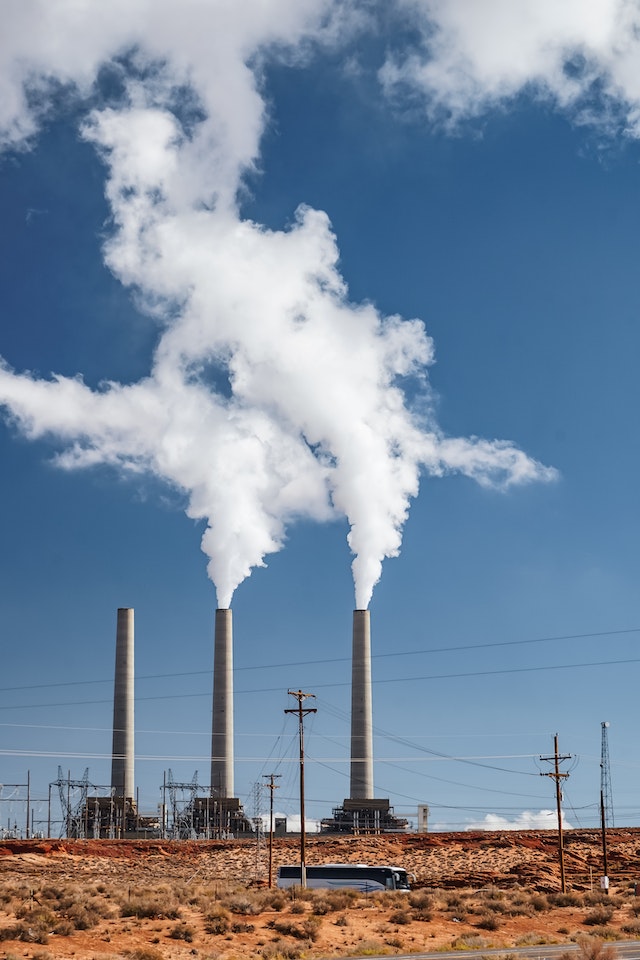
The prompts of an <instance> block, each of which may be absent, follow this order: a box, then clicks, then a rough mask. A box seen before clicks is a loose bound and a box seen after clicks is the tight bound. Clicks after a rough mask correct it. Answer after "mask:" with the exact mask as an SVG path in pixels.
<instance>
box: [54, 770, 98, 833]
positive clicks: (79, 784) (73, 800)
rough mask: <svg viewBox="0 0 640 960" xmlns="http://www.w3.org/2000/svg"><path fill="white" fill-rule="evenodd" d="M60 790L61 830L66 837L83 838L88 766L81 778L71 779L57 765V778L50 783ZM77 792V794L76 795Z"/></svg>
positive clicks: (87, 790) (87, 791) (87, 789)
mask: <svg viewBox="0 0 640 960" xmlns="http://www.w3.org/2000/svg"><path fill="white" fill-rule="evenodd" d="M52 786H56V787H57V788H58V790H59V792H60V806H61V807H62V818H63V819H62V826H61V828H60V836H62V834H63V832H64V833H65V835H66V836H67V837H76V838H83V837H85V835H86V829H85V827H86V824H85V810H86V806H87V795H88V793H89V767H86V769H85V771H84V776H83V778H82V780H72V779H71V775H69V776H68V777H66V778H65V776H64V773H63V771H62V767H60V766H59V767H58V779H57V780H56V781H55V782H54V783H53V784H52ZM78 792H79V796H78Z"/></svg>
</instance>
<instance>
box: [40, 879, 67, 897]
mask: <svg viewBox="0 0 640 960" xmlns="http://www.w3.org/2000/svg"><path fill="white" fill-rule="evenodd" d="M65 894H66V890H65V889H64V887H58V886H56V885H55V884H51V883H49V884H46V886H44V887H43V888H42V890H41V891H40V897H39V898H40V900H62V899H63V897H64V896H65Z"/></svg>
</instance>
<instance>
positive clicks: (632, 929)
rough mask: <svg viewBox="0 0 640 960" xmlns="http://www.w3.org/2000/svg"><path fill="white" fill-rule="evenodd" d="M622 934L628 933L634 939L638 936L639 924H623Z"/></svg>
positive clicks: (639, 933)
mask: <svg viewBox="0 0 640 960" xmlns="http://www.w3.org/2000/svg"><path fill="white" fill-rule="evenodd" d="M622 932H623V933H629V934H631V935H632V936H634V937H638V936H640V923H625V925H624V926H623V928H622Z"/></svg>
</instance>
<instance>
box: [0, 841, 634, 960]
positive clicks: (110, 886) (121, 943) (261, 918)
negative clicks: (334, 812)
mask: <svg viewBox="0 0 640 960" xmlns="http://www.w3.org/2000/svg"><path fill="white" fill-rule="evenodd" d="M607 846H608V862H609V874H610V876H611V890H610V895H609V897H608V898H605V897H603V896H602V895H601V894H600V892H599V877H600V874H601V872H602V848H601V838H600V835H599V833H598V832H596V831H571V832H570V833H567V834H566V835H565V851H564V862H565V873H566V881H567V887H568V890H569V896H567V897H565V898H562V897H560V898H559V897H558V896H557V894H558V892H559V891H560V871H559V855H558V844H557V836H556V835H555V833H553V832H551V831H550V832H535V833H534V832H506V833H474V834H471V833H463V834H426V835H416V834H410V835H394V836H385V837H379V836H378V837H376V836H361V837H340V838H330V837H308V838H307V862H308V863H321V862H347V861H356V862H361V863H363V862H365V863H376V862H377V863H392V864H395V865H398V866H404V867H406V868H407V869H408V870H409V871H411V872H412V873H414V874H415V875H416V882H415V883H414V884H413V888H414V889H413V893H412V894H410V895H406V894H383V895H378V896H370V897H360V898H356V899H354V900H353V901H352V902H351V903H350V904H348V905H345V904H342V905H340V908H339V909H335V908H334V907H335V905H331V904H328V903H327V901H326V895H325V894H324V892H321V891H315V892H314V895H313V896H311V897H310V898H309V899H304V898H300V897H298V898H296V899H292V897H291V896H290V894H289V893H288V892H287V894H286V895H285V894H283V895H282V896H281V898H280V899H281V901H282V902H281V903H280V908H279V909H275V907H274V905H273V904H267V903H266V902H265V900H264V897H265V894H266V893H268V891H266V890H265V888H266V877H267V864H268V858H267V844H266V842H263V843H262V844H261V846H260V847H259V848H258V847H257V845H256V842H255V840H253V841H252V840H237V841H202V842H190V841H185V842H172V841H166V842H164V841H109V840H103V841H90V840H86V841H82V840H77V841H67V840H51V841H42V840H34V841H2V842H0V941H1V942H0V958H11V960H17V958H18V957H35V958H39V960H47V958H74V960H107V958H111V960H113V958H118V957H129V958H130V960H160V958H167V960H178V958H187V957H193V956H198V957H200V958H208V957H210V958H214V957H215V958H219V960H227V958H228V960H231V958H244V957H246V958H257V957H266V958H276V957H286V958H289V960H293V958H296V957H314V956H315V957H319V956H324V957H327V956H357V955H360V956H363V955H367V954H372V953H375V954H380V953H388V954H394V953H407V952H417V951H424V950H438V949H441V948H443V947H450V946H457V947H459V948H461V949H464V948H467V949H468V948H469V947H471V946H478V947H480V948H487V949H488V948H490V947H492V948H499V949H504V950H505V951H508V950H509V948H510V947H512V946H514V945H517V944H520V943H550V942H551V943H561V942H568V941H570V940H575V939H576V938H577V937H580V936H585V935H594V934H595V935H597V936H601V937H602V936H604V937H606V938H608V939H612V938H615V937H623V938H628V939H636V938H638V936H639V935H640V920H639V919H638V916H637V914H640V896H638V897H636V896H635V883H636V880H637V881H638V884H639V886H638V891H639V892H640V858H639V853H640V850H639V848H640V831H636V830H613V831H610V832H609V834H608V844H607ZM298 850H299V841H298V840H297V839H295V838H276V839H275V840H274V848H273V864H274V875H275V869H276V867H277V865H278V864H280V863H295V862H296V861H297V856H298ZM258 894H259V895H258ZM260 897H262V898H263V899H262V900H260ZM149 901H153V904H155V908H154V910H153V911H151V913H152V914H153V915H151V916H136V915H131V916H126V915H124V914H126V913H127V912H132V911H131V910H128V907H131V906H132V905H134V906H135V905H136V904H138V903H148V902H149ZM82 904H84V906H81V905H82ZM257 904H259V906H260V912H255V911H256V909H258V907H257ZM85 906H86V907H87V908H88V910H89V912H90V913H91V925H90V926H89V927H88V928H86V929H82V926H83V923H84V922H85V920H86V921H87V922H88V920H87V917H88V916H89V914H88V913H87V912H86V911H85ZM276 906H277V904H276ZM83 911H84V912H83ZM220 913H222V914H224V916H225V917H226V920H225V921H224V922H223V923H221V924H220V929H219V930H218V931H217V932H211V924H210V923H209V924H207V916H211V915H215V914H220ZM47 918H48V919H47ZM79 918H80V919H79ZM61 919H62V920H64V921H65V923H64V924H63V925H62V926H60V920H61ZM56 924H57V925H58V932H57V933H51V932H47V929H48V930H49V931H50V930H52V929H54V928H55V927H56ZM47 925H48V928H47ZM16 931H19V935H20V939H16V938H15V937H13V936H11V934H12V933H13V932H16ZM38 941H40V942H38Z"/></svg>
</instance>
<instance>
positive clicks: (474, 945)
mask: <svg viewBox="0 0 640 960" xmlns="http://www.w3.org/2000/svg"><path fill="white" fill-rule="evenodd" d="M488 945H489V944H488V943H487V941H486V940H485V938H484V937H479V936H478V935H477V934H473V933H467V934H464V935H463V936H462V937H458V938H457V939H456V940H454V941H453V943H452V944H451V947H452V949H453V950H486V948H487V947H488Z"/></svg>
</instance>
